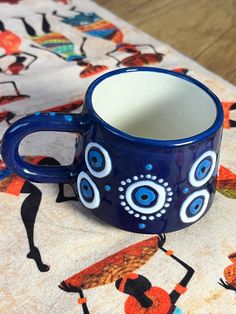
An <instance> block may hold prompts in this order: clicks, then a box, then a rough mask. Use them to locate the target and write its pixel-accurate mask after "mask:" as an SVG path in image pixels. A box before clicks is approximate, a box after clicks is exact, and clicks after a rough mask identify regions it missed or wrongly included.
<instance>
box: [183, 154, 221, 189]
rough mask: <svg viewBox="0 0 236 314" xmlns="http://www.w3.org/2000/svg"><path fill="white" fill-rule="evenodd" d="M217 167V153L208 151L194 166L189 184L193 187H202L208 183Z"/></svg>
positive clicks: (190, 173)
mask: <svg viewBox="0 0 236 314" xmlns="http://www.w3.org/2000/svg"><path fill="white" fill-rule="evenodd" d="M215 167H216V153H215V152H213V151H207V152H205V153H204V154H203V155H201V156H200V157H199V158H198V159H197V160H196V161H195V162H194V164H193V166H192V168H191V170H190V172H189V182H190V183H191V185H192V186H195V187H200V186H202V185H204V184H205V183H207V181H209V179H210V178H211V176H212V175H213V173H214V170H215Z"/></svg>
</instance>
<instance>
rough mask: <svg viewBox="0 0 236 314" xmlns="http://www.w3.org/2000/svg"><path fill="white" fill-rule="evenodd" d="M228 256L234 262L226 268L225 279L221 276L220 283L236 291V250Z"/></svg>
mask: <svg viewBox="0 0 236 314" xmlns="http://www.w3.org/2000/svg"><path fill="white" fill-rule="evenodd" d="M228 258H229V260H230V261H231V262H232V264H231V265H229V266H227V267H225V269H224V277H225V281H224V280H223V279H222V278H221V279H220V281H219V282H218V283H219V284H220V285H221V286H222V287H224V288H225V289H227V290H232V291H234V292H236V252H234V253H231V254H230V255H229V256H228Z"/></svg>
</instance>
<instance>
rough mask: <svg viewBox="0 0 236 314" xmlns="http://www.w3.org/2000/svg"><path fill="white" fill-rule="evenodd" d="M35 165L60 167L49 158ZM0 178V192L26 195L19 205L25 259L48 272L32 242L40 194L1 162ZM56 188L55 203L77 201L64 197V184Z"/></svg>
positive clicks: (73, 198)
mask: <svg viewBox="0 0 236 314" xmlns="http://www.w3.org/2000/svg"><path fill="white" fill-rule="evenodd" d="M30 158H31V159H30ZM26 159H29V161H32V162H33V157H28V158H26ZM34 163H35V162H34ZM36 163H37V164H39V165H52V166H53V165H55V166H56V165H60V163H59V162H58V161H57V160H55V159H54V158H51V157H41V159H40V160H39V162H36ZM0 176H1V179H2V181H0V191H1V192H5V193H11V194H13V195H19V194H21V193H23V194H28V196H27V197H26V198H25V200H24V201H23V203H22V205H21V217H22V220H23V223H24V226H25V229H26V233H27V238H28V243H29V250H30V251H29V253H28V254H27V257H28V258H30V259H33V260H34V261H35V263H36V265H37V267H38V269H39V271H41V272H46V271H48V270H49V265H46V264H44V263H43V261H42V258H41V254H40V251H39V249H38V247H37V246H36V245H35V242H34V226H35V222H36V217H37V213H38V210H39V206H40V203H41V199H42V192H41V191H40V189H39V188H38V187H37V186H36V185H34V184H33V183H31V182H29V181H26V180H24V179H20V178H19V177H18V176H17V175H16V174H14V173H12V172H11V171H10V170H9V169H7V168H6V166H5V164H4V163H3V162H0ZM19 180H21V182H23V183H21V184H20V185H17V184H14V183H16V182H17V181H18V182H19ZM11 186H12V187H11ZM9 187H10V190H9ZM58 188H59V192H58V195H57V198H56V202H57V203H60V202H65V201H70V200H74V201H75V200H77V197H76V196H73V197H67V196H65V195H64V184H62V183H60V184H58ZM18 189H20V190H18Z"/></svg>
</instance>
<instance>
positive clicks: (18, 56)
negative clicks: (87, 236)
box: [0, 20, 38, 75]
mask: <svg viewBox="0 0 236 314" xmlns="http://www.w3.org/2000/svg"><path fill="white" fill-rule="evenodd" d="M20 45H21V38H20V37H19V36H18V35H16V34H15V33H13V32H12V31H10V30H6V29H5V26H4V24H3V22H2V21H1V20H0V48H2V49H3V50H4V54H3V55H1V56H0V73H1V72H3V73H5V74H10V75H19V74H20V73H21V72H22V71H23V70H28V69H29V67H30V66H31V65H32V64H33V63H34V62H35V61H36V60H37V58H38V57H37V56H35V55H33V54H31V53H28V52H26V51H22V50H21V48H20ZM9 57H14V58H15V60H14V61H12V58H9Z"/></svg>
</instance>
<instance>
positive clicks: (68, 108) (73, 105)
mask: <svg viewBox="0 0 236 314" xmlns="http://www.w3.org/2000/svg"><path fill="white" fill-rule="evenodd" d="M82 105H83V99H78V100H75V101H72V102H69V103H68V104H64V105H60V106H55V107H51V108H48V109H45V110H41V112H44V113H46V112H52V111H53V112H72V111H74V110H76V109H78V108H79V107H81V106H82Z"/></svg>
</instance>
